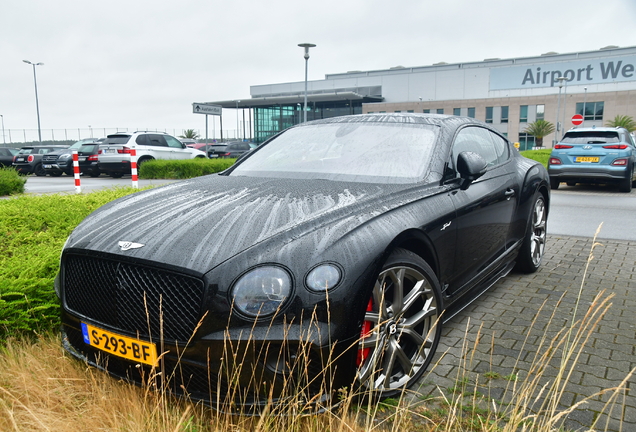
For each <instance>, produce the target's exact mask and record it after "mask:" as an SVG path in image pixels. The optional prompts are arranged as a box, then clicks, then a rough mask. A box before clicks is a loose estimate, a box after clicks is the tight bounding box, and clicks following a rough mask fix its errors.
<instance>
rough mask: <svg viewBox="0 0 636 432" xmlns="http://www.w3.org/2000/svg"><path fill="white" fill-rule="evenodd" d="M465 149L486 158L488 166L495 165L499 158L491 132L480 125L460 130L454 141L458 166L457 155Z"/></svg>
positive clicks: (454, 152)
mask: <svg viewBox="0 0 636 432" xmlns="http://www.w3.org/2000/svg"><path fill="white" fill-rule="evenodd" d="M464 151H470V152H473V153H477V154H478V155H480V156H481V157H483V158H484V160H485V161H486V163H487V164H488V166H492V165H495V164H496V163H497V160H498V159H499V157H498V155H497V152H496V151H495V144H494V142H493V140H492V139H491V138H490V132H489V131H487V130H486V129H482V128H480V127H466V128H464V129H462V130H461V131H459V133H458V134H457V136H456V137H455V142H454V143H453V151H452V157H453V165H454V166H457V157H458V156H459V154H460V153H461V152H464Z"/></svg>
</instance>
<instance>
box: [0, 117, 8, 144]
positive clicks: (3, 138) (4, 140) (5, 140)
mask: <svg viewBox="0 0 636 432" xmlns="http://www.w3.org/2000/svg"><path fill="white" fill-rule="evenodd" d="M0 119H1V120H2V143H3V144H4V145H5V146H6V145H7V139H6V138H5V136H4V116H3V115H2V114H0Z"/></svg>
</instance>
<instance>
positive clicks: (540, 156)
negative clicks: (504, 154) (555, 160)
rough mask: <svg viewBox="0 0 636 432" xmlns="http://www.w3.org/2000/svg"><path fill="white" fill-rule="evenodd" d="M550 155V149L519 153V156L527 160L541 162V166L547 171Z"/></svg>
mask: <svg viewBox="0 0 636 432" xmlns="http://www.w3.org/2000/svg"><path fill="white" fill-rule="evenodd" d="M550 153H552V149H544V150H526V151H522V152H521V156H524V157H527V158H528V159H532V160H536V161H537V162H541V163H542V164H543V166H544V167H545V168H546V169H548V159H550Z"/></svg>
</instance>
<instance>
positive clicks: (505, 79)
mask: <svg viewBox="0 0 636 432" xmlns="http://www.w3.org/2000/svg"><path fill="white" fill-rule="evenodd" d="M304 91H305V82H304V81H299V82H291V83H281V84H266V85H255V86H251V87H250V94H251V99H247V100H242V101H240V102H238V101H235V100H232V101H218V102H209V103H211V104H218V105H221V106H223V107H224V108H249V109H251V112H250V118H252V117H253V132H254V140H255V141H256V142H262V141H263V140H265V139H267V138H268V137H269V136H271V135H273V134H274V133H276V132H278V131H281V130H283V129H285V128H287V127H289V126H292V125H294V124H297V123H299V122H301V121H302V108H303V101H304ZM307 100H308V107H307V120H314V119H321V118H328V117H336V116H341V115H348V114H359V113H382V112H414V113H442V114H451V115H463V116H469V117H474V118H476V119H479V120H482V121H485V122H486V123H490V124H492V126H494V127H495V128H496V129H497V130H499V131H501V132H502V133H504V134H505V135H506V136H507V137H508V139H510V140H511V141H518V142H519V143H520V145H521V149H522V150H523V149H526V148H531V147H533V145H534V137H532V136H529V135H528V134H526V133H525V132H524V130H525V128H526V126H527V124H528V123H531V122H534V121H535V120H537V119H545V120H547V121H550V122H551V123H553V124H555V125H557V124H559V130H558V131H557V132H555V133H553V134H551V135H548V136H546V137H545V138H544V145H546V146H550V145H551V143H553V142H554V140H555V139H558V138H559V137H561V136H562V134H563V133H564V131H566V130H568V129H570V128H571V127H573V125H572V122H571V119H572V116H573V115H575V114H581V115H584V123H583V125H582V126H586V127H589V126H602V125H604V124H605V123H606V122H607V121H609V120H611V119H613V118H614V117H615V116H616V115H627V116H631V117H633V118H635V119H636V47H627V48H619V47H615V46H610V47H605V48H602V49H600V50H597V51H586V52H578V53H570V54H559V53H554V52H549V53H545V54H542V55H539V56H536V57H524V58H512V59H499V58H493V59H486V60H484V61H480V62H470V63H454V64H447V63H436V64H434V65H431V66H419V67H403V66H397V67H392V68H390V69H386V70H374V71H350V72H346V73H337V74H329V75H326V76H325V79H324V80H319V81H309V82H308V87H307Z"/></svg>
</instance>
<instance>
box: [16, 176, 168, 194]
mask: <svg viewBox="0 0 636 432" xmlns="http://www.w3.org/2000/svg"><path fill="white" fill-rule="evenodd" d="M175 181H178V180H164V179H162V180H139V187H145V186H150V185H162V184H168V183H174V182H175ZM80 185H81V188H82V192H89V191H95V190H100V189H108V188H111V187H114V186H132V179H131V177H130V176H126V177H124V178H119V179H114V178H112V177H106V176H99V177H96V178H92V177H84V176H81V177H80ZM24 191H25V192H26V193H28V194H45V193H75V179H74V178H73V177H70V176H67V175H63V176H61V177H49V176H46V177H36V176H33V175H30V176H29V177H28V178H27V182H26V186H25V190H24Z"/></svg>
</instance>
